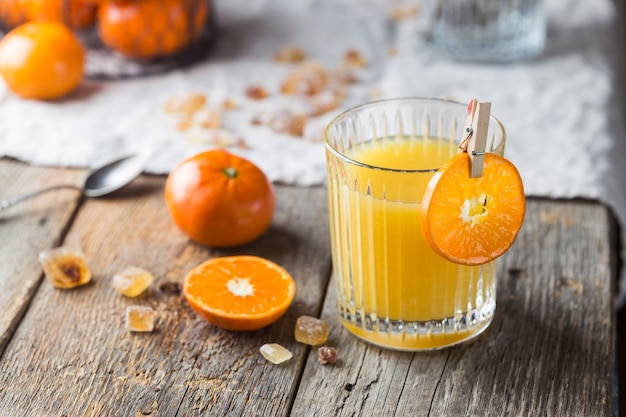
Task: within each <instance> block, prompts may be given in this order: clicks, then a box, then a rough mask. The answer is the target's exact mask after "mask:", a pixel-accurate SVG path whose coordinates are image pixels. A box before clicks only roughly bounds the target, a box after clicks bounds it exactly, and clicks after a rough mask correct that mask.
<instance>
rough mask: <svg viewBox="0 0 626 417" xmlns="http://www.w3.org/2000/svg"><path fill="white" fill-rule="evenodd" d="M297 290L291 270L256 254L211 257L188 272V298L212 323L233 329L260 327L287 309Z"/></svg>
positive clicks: (186, 293)
mask: <svg viewBox="0 0 626 417" xmlns="http://www.w3.org/2000/svg"><path fill="white" fill-rule="evenodd" d="M295 292H296V284H295V282H294V280H293V278H292V277H291V275H289V273H288V272H287V271H286V270H285V269H283V268H282V267H281V266H279V265H277V264H275V263H274V262H272V261H270V260H267V259H264V258H259V257H256V256H243V255H239V256H226V257H220V258H213V259H210V260H208V261H206V262H204V263H202V264H200V265H198V266H196V267H195V268H193V269H192V270H191V271H190V272H189V273H188V274H187V275H186V276H185V280H184V283H183V294H184V295H185V299H186V300H187V302H188V303H189V305H190V306H191V308H193V309H194V310H195V311H196V312H197V313H198V314H200V315H201V316H202V317H204V318H205V319H207V320H208V321H209V322H210V323H212V324H214V325H216V326H219V327H222V328H224V329H227V330H233V331H246V330H258V329H260V328H262V327H265V326H268V325H270V324H272V323H274V322H275V321H276V320H278V319H279V318H280V317H281V316H282V315H283V314H284V313H285V311H287V309H288V308H289V306H290V305H291V301H292V300H293V297H294V295H295Z"/></svg>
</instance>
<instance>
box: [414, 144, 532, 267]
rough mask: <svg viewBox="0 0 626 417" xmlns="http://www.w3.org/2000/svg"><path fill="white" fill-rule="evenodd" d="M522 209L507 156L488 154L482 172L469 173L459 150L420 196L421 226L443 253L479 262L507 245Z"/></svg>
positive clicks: (520, 220)
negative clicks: (472, 176) (479, 174)
mask: <svg viewBox="0 0 626 417" xmlns="http://www.w3.org/2000/svg"><path fill="white" fill-rule="evenodd" d="M525 212H526V199H525V196H524V187H523V184H522V179H521V177H520V175H519V172H518V171H517V169H516V168H515V166H514V165H513V164H512V163H511V162H510V161H508V160H507V159H505V158H503V157H500V156H498V155H494V154H490V153H487V154H485V163H484V168H483V175H482V176H481V177H478V178H470V161H469V155H468V154H467V153H465V152H463V153H460V154H458V155H455V156H454V157H452V158H451V159H450V160H449V161H448V162H447V163H446V164H444V165H443V166H442V167H441V168H440V169H439V170H438V171H437V172H436V173H435V175H434V176H433V178H432V179H431V180H430V182H429V184H428V187H427V188H426V191H425V193H424V198H423V200H422V229H423V232H424V236H425V237H426V241H427V242H428V243H429V245H430V246H431V247H432V248H433V250H434V251H435V252H437V253H438V254H439V255H441V256H442V257H444V258H446V259H448V260H450V261H452V262H455V263H458V264H463V265H480V264H484V263H486V262H489V261H491V260H493V259H495V258H497V257H498V256H500V255H502V254H503V253H504V252H506V251H507V250H508V249H509V248H510V247H511V245H512V244H513V242H514V241H515V238H516V236H517V234H518V232H519V230H520V229H521V227H522V223H523V221H524V214H525Z"/></svg>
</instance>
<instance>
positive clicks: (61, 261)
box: [39, 246, 91, 289]
mask: <svg viewBox="0 0 626 417" xmlns="http://www.w3.org/2000/svg"><path fill="white" fill-rule="evenodd" d="M39 262H40V263H41V266H42V267H43V272H44V274H45V276H46V279H47V280H48V281H50V283H51V284H52V285H53V286H55V287H56V288H62V289H68V288H74V287H78V286H80V285H85V284H87V283H88V282H89V281H91V271H90V270H89V267H88V266H87V261H86V260H85V255H84V254H83V253H82V252H81V251H79V250H76V249H70V248H67V247H63V246H60V247H57V248H53V249H48V250H45V251H42V252H41V253H40V254H39Z"/></svg>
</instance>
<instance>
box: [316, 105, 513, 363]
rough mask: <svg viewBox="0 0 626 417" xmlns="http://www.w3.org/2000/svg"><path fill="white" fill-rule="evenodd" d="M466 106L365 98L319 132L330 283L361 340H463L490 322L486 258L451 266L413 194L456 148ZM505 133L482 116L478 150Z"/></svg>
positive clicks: (393, 343) (500, 142) (492, 302)
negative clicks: (427, 234)
mask: <svg viewBox="0 0 626 417" xmlns="http://www.w3.org/2000/svg"><path fill="white" fill-rule="evenodd" d="M466 116H467V105H465V104H461V103H456V102H452V101H446V100H439V99H428V98H407V99H391V100H381V101H377V102H371V103H367V104H364V105H361V106H359V107H356V108H353V109H351V110H348V111H346V112H345V113H343V114H341V115H339V116H338V117H337V118H335V119H334V120H333V121H332V122H331V123H330V124H329V125H328V127H327V129H326V132H325V145H326V159H327V169H328V202H329V215H330V233H331V247H332V260H333V282H334V285H335V291H336V296H337V304H338V312H339V316H340V319H341V321H342V323H343V325H344V326H345V327H346V328H347V329H348V330H349V331H350V332H352V333H353V334H355V335H356V336H358V337H360V338H361V339H363V340H366V341H368V342H370V343H373V344H376V345H379V346H383V347H387V348H392V349H398V350H407V351H420V350H432V349H440V348H444V347H448V346H451V345H454V344H457V343H461V342H463V341H466V340H469V339H471V338H473V337H475V336H476V335H478V334H479V333H481V332H482V331H483V330H485V329H486V328H487V327H488V326H489V324H490V323H491V321H492V319H493V316H494V312H495V308H496V261H491V262H488V263H486V264H483V265H479V266H467V265H459V264H455V263H452V262H450V261H447V260H446V259H444V258H442V257H441V256H439V255H438V254H437V253H435V252H434V251H433V250H432V249H431V248H430V246H429V245H428V243H427V242H426V240H425V238H424V235H423V233H422V225H421V221H422V219H421V201H422V196H423V194H424V191H425V189H426V187H427V184H428V182H429V180H430V179H431V178H432V176H433V175H434V173H435V172H436V171H437V169H438V168H439V167H440V166H441V165H442V164H443V163H445V162H446V161H447V160H449V159H450V158H451V157H452V156H454V155H455V154H456V153H457V152H458V142H459V140H460V139H462V136H463V132H464V130H465V126H464V124H465V119H466ZM505 140H506V134H505V130H504V127H503V126H502V124H501V123H500V122H499V121H498V120H497V119H496V118H494V117H490V120H489V129H488V137H487V149H486V150H487V152H492V153H496V154H498V155H500V156H502V153H503V151H504V145H505Z"/></svg>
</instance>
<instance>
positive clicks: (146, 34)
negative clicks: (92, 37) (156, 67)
mask: <svg viewBox="0 0 626 417" xmlns="http://www.w3.org/2000/svg"><path fill="white" fill-rule="evenodd" d="M208 15H209V6H208V4H207V2H206V0H133V1H126V2H119V1H111V0H109V1H103V2H102V3H101V4H100V6H99V8H98V18H97V21H98V33H99V36H100V39H101V40H102V43H104V44H105V45H106V46H108V47H109V48H111V49H113V50H115V51H117V52H119V53H120V54H122V55H124V56H127V57H129V58H135V59H153V58H161V57H167V56H171V55H174V54H176V53H177V52H179V51H181V50H182V49H184V48H185V47H187V46H188V45H189V44H191V43H192V42H194V41H196V40H197V39H198V38H199V37H200V34H201V32H202V29H203V27H204V24H205V22H206V20H207V17H208Z"/></svg>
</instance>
